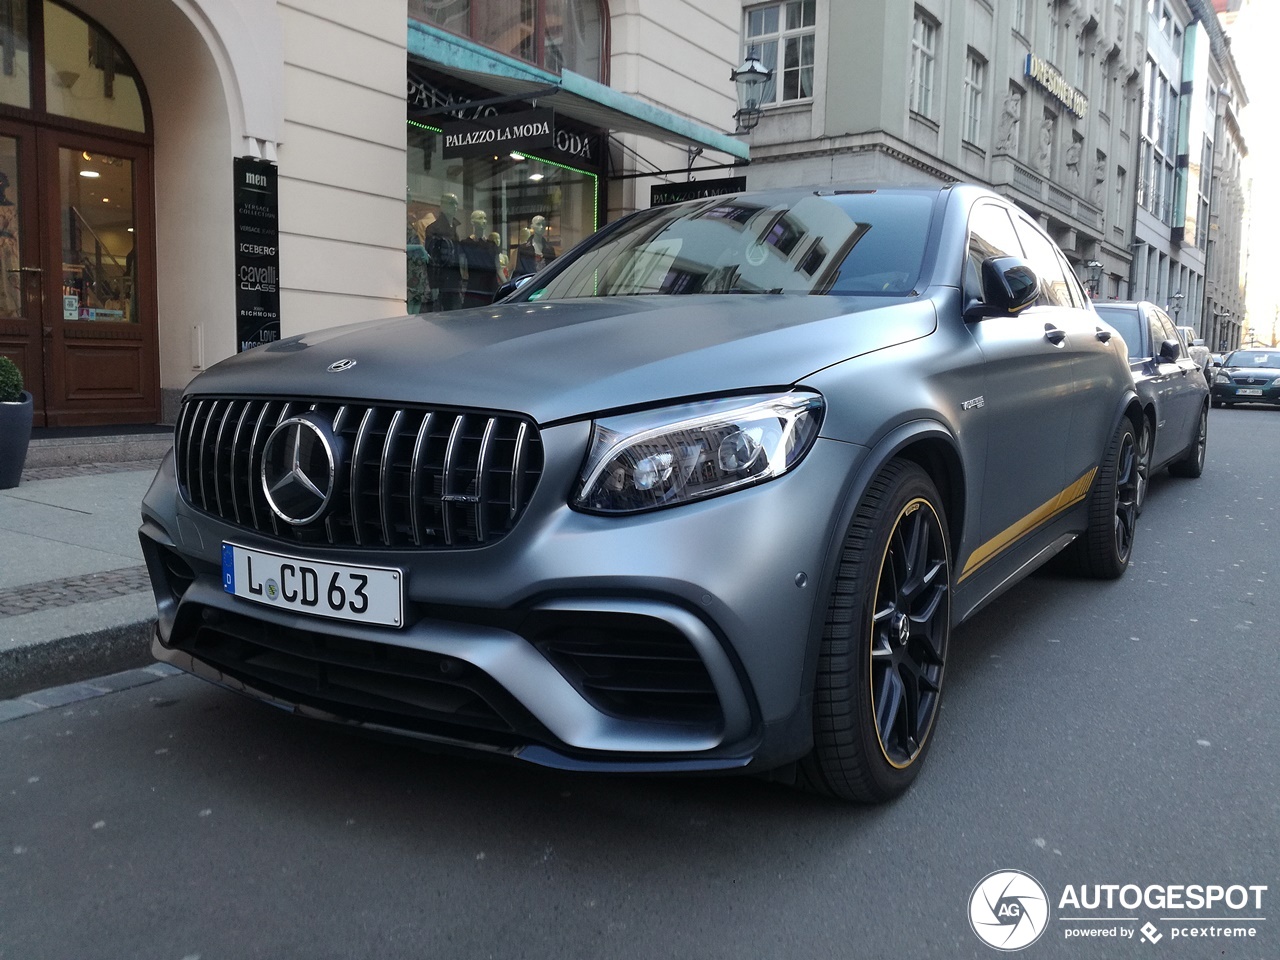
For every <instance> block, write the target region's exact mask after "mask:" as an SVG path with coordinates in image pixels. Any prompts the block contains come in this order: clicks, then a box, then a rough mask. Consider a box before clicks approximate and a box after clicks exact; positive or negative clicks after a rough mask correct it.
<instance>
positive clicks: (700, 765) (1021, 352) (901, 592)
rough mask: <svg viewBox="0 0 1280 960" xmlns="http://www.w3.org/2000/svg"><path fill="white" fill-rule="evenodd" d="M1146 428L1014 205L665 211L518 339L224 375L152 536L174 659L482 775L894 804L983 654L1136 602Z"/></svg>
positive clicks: (759, 197)
mask: <svg viewBox="0 0 1280 960" xmlns="http://www.w3.org/2000/svg"><path fill="white" fill-rule="evenodd" d="M1140 416H1141V414H1140V412H1139V410H1138V405H1137V402H1136V398H1135V394H1134V388H1133V380H1132V378H1131V376H1130V372H1129V362H1128V358H1127V357H1126V356H1125V352H1124V347H1123V344H1122V342H1121V341H1120V339H1119V338H1118V337H1116V338H1113V336H1112V331H1111V329H1110V328H1109V327H1107V326H1106V325H1104V324H1102V323H1100V322H1099V320H1098V317H1097V315H1096V314H1095V313H1094V312H1093V309H1092V308H1091V306H1090V304H1089V301H1088V298H1087V297H1086V296H1085V293H1084V291H1083V290H1082V289H1081V287H1080V284H1079V283H1078V282H1077V281H1076V279H1075V277H1074V275H1073V274H1072V271H1071V269H1070V268H1069V266H1068V265H1067V263H1066V261H1065V260H1064V258H1063V256H1062V254H1061V252H1060V251H1059V250H1058V249H1057V248H1056V247H1055V246H1054V244H1053V243H1052V242H1051V241H1050V240H1049V239H1048V237H1047V236H1046V235H1045V234H1044V233H1043V232H1042V231H1041V230H1040V228H1039V227H1038V226H1037V225H1036V224H1035V223H1034V222H1033V221H1032V220H1031V219H1030V218H1029V217H1027V216H1026V215H1024V214H1023V213H1021V212H1020V211H1019V210H1018V209H1016V208H1015V207H1013V206H1011V205H1010V204H1008V203H1007V202H1006V201H1004V200H1003V199H1001V198H999V197H997V196H995V195H993V194H990V193H988V192H986V191H983V190H980V189H978V188H975V187H970V186H945V187H940V188H886V189H865V188H860V189H851V190H837V189H825V190H814V189H792V190H786V191H781V192H775V193H747V194H741V195H736V196H731V197H716V198H714V199H710V200H700V201H692V202H689V203H685V204H681V205H677V206H672V207H661V208H655V209H650V210H644V211H640V212H638V213H635V214H632V215H630V216H628V217H625V218H623V219H621V220H619V221H618V222H616V223H614V224H611V225H610V226H608V227H606V228H605V229H603V230H601V231H600V232H599V233H598V234H596V235H595V236H593V237H592V238H590V239H589V240H588V241H586V242H584V243H583V244H581V245H579V246H578V247H577V248H576V249H574V250H573V251H571V252H570V253H569V254H567V255H565V256H563V257H561V258H560V259H559V260H557V261H556V263H555V264H554V265H553V266H551V267H549V268H548V269H546V270H545V271H544V272H542V273H539V274H538V275H536V276H535V277H534V278H533V279H532V280H530V281H529V282H527V283H526V284H525V285H524V286H523V287H522V288H521V289H520V291H519V292H518V293H516V294H514V295H513V296H511V297H508V299H507V300H506V301H505V302H502V303H499V304H496V305H494V306H491V307H484V308H476V309H471V310H462V311H456V312H453V313H448V314H439V315H426V316H412V317H405V318H400V319H393V320H382V321H376V322H370V323H365V324H359V325H354V326H348V327H343V328H340V329H331V330H325V331H322V332H318V333H312V334H307V335H305V336H301V337H294V338H292V339H287V340H282V341H280V342H278V343H274V344H269V345H267V346H263V347H259V348H257V349H255V350H252V351H249V352H248V353H245V354H242V355H240V356H238V357H235V358H233V359H231V360H228V361H226V362H224V363H221V364H219V365H217V366H216V367H214V368H213V369H211V370H210V371H208V372H206V373H205V374H203V375H201V376H200V377H198V378H197V379H196V380H195V381H194V382H193V383H192V384H191V386H190V387H189V388H188V390H187V392H186V395H185V397H184V399H183V404H182V409H181V415H180V418H179V422H178V424H177V431H176V443H175V449H174V454H173V456H172V457H170V458H169V459H168V460H167V461H166V462H165V463H164V465H163V467H162V468H161V470H160V471H159V474H158V475H157V477H156V480H155V482H154V484H153V486H152V487H151V490H150V491H149V492H148V494H147V496H146V499H145V502H144V506H143V525H142V529H141V536H142V544H143V548H144V551H145V554H146V558H147V564H148V567H149V569H150V572H151V576H152V579H153V582H154V587H155V594H156V599H157V604H158V608H159V623H158V628H157V631H156V639H155V644H154V650H155V653H156V655H157V656H158V657H159V658H161V659H162V660H165V661H167V662H169V663H173V664H176V665H178V666H179V667H182V668H183V669H186V670H189V671H191V672H193V673H195V674H197V675H199V676H202V677H206V678H208V679H210V680H212V681H215V682H217V683H220V684H222V685H224V686H227V687H230V688H232V689H234V690H238V691H241V692H244V693H247V694H250V695H252V696H254V697H257V698H259V699H262V700H265V701H267V702H270V703H273V704H277V705H280V706H284V707H286V708H288V709H291V710H295V711H297V712H298V713H301V714H305V715H307V716H313V717H322V718H325V719H329V720H333V721H337V722H342V723H347V724H353V725H362V726H365V727H368V728H372V729H377V730H380V731H394V732H398V733H401V734H404V735H407V736H411V737H416V738H419V739H420V740H421V741H423V742H425V743H429V744H434V745H437V746H439V747H443V748H464V749H468V750H476V751H483V752H486V753H489V754H498V755H505V756H509V757H514V758H519V759H522V760H526V761H532V762H534V763H540V764H546V765H550V766H555V767H562V768H567V769H578V770H603V771H619V772H679V771H746V772H763V771H771V772H772V774H773V775H774V776H775V777H778V778H783V779H786V780H788V781H790V782H795V783H798V784H800V785H803V786H807V787H810V788H812V789H816V790H820V791H823V792H826V793H829V794H833V795H836V796H839V797H843V798H848V799H853V800H862V801H878V800H885V799H888V798H890V797H893V796H895V795H897V794H898V793H900V792H901V791H902V790H904V789H906V787H907V786H908V785H909V784H910V783H911V781H912V780H913V779H914V777H915V776H916V774H917V772H918V770H919V768H920V765H921V761H922V759H923V757H924V755H925V752H926V751H927V749H928V747H929V744H930V740H931V736H930V735H931V733H932V732H933V729H934V726H935V721H936V719H937V716H938V707H939V700H940V696H941V692H942V686H943V678H944V674H945V668H946V661H947V654H948V644H949V638H950V635H951V630H952V627H953V625H954V624H956V623H958V622H960V621H961V620H963V619H964V618H966V617H969V616H971V615H972V614H973V613H974V612H975V611H976V610H978V609H979V608H980V607H981V606H982V605H983V604H984V603H986V602H987V601H988V600H990V599H991V598H992V597H994V596H995V595H996V594H997V593H999V592H1000V591H1001V590H1003V589H1005V588H1007V587H1009V586H1010V585H1011V584H1012V583H1014V582H1015V581H1017V580H1018V579H1019V578H1021V577H1023V576H1025V575H1026V574H1027V573H1029V572H1030V571H1031V570H1033V569H1035V568H1036V567H1037V566H1039V565H1040V564H1042V563H1044V562H1045V561H1047V560H1048V559H1049V558H1051V557H1053V556H1055V555H1056V554H1059V553H1061V552H1064V551H1066V552H1067V555H1068V557H1069V559H1070V560H1071V562H1073V563H1074V564H1075V566H1077V567H1078V568H1079V569H1080V570H1081V571H1082V572H1084V573H1086V574H1089V575H1093V576H1100V577H1116V576H1119V575H1120V574H1121V573H1122V572H1123V571H1124V569H1125V567H1126V565H1127V564H1128V562H1129V556H1130V551H1131V548H1132V544H1133V535H1134V516H1135V496H1136V486H1137V479H1136V478H1137V474H1136V470H1135V442H1134V436H1135V431H1134V424H1135V423H1140V422H1141V421H1140Z"/></svg>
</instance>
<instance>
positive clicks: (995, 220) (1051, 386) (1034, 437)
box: [961, 201, 1073, 579]
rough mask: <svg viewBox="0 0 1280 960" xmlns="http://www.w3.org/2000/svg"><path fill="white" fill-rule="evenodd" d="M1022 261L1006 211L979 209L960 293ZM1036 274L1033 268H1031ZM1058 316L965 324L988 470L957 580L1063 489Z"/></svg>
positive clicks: (1033, 311)
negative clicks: (991, 268) (997, 267)
mask: <svg viewBox="0 0 1280 960" xmlns="http://www.w3.org/2000/svg"><path fill="white" fill-rule="evenodd" d="M1008 256H1013V257H1024V253H1023V250H1022V246H1021V244H1020V243H1019V241H1018V235H1017V233H1016V232H1015V230H1014V227H1013V223H1012V220H1011V219H1010V215H1009V211H1008V210H1007V209H1006V208H1005V207H1004V206H1003V205H1001V204H998V203H995V202H993V201H980V202H979V203H978V204H976V205H975V206H974V208H973V210H972V211H971V213H970V218H969V241H968V247H967V250H966V259H965V266H964V270H965V277H964V280H963V285H964V288H965V294H966V297H975V298H977V299H982V298H983V297H982V293H983V291H982V289H981V264H982V261H983V260H984V259H986V258H988V257H1008ZM1033 266H1034V265H1033ZM1057 328H1058V323H1057V320H1056V309H1055V308H1053V307H1050V306H1042V305H1038V306H1032V307H1028V308H1027V309H1025V310H1023V311H1022V312H1021V313H1019V314H1017V315H1016V316H1008V315H999V316H991V317H984V318H982V319H980V320H973V321H971V322H970V323H969V324H968V329H969V332H970V334H971V335H972V336H973V338H974V340H975V341H976V342H977V345H978V347H979V349H980V350H981V353H982V356H983V360H984V367H985V369H984V371H983V376H982V382H983V392H982V396H981V403H982V407H981V411H980V412H981V415H982V417H983V422H984V424H985V425H986V428H987V469H986V474H985V477H984V478H983V482H982V486H981V492H980V509H979V517H978V519H977V523H976V527H977V535H976V536H975V537H973V538H972V543H973V544H974V545H975V546H976V549H975V550H973V551H972V553H971V555H970V556H969V558H968V562H967V563H966V561H965V559H963V558H962V559H961V563H962V565H963V566H962V572H961V579H963V578H964V577H965V576H967V575H969V574H970V573H972V572H973V571H974V570H975V569H976V568H977V566H979V565H981V563H983V562H985V561H986V560H989V559H991V558H993V557H994V556H996V555H997V554H998V553H1000V552H1001V551H1003V550H1004V549H1006V548H1008V547H1010V546H1012V545H1013V544H1014V543H1016V542H1017V540H1018V539H1019V538H1020V537H1022V536H1023V535H1025V534H1026V533H1028V532H1029V531H1030V530H1032V529H1034V527H1035V526H1036V524H1037V523H1038V522H1039V518H1040V517H1041V516H1042V511H1043V508H1044V506H1045V505H1046V504H1047V503H1049V502H1050V501H1052V500H1053V499H1054V498H1055V497H1056V496H1057V495H1058V493H1059V492H1060V491H1061V490H1062V488H1063V487H1064V486H1065V485H1066V480H1065V478H1064V465H1065V460H1064V449H1065V447H1064V444H1065V438H1066V437H1067V435H1068V434H1069V432H1070V428H1071V406H1070V404H1069V403H1068V402H1065V401H1066V400H1067V399H1068V398H1069V396H1070V393H1071V391H1072V384H1073V379H1072V373H1071V351H1070V350H1069V349H1068V348H1067V347H1066V346H1065V345H1064V343H1063V342H1062V340H1060V339H1056V334H1051V331H1052V330H1056V329H1057Z"/></svg>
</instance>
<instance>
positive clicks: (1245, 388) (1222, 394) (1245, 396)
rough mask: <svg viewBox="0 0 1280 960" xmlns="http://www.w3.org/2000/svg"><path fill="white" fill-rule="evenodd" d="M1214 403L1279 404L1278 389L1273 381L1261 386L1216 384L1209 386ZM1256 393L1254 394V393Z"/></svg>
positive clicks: (1279, 389)
mask: <svg viewBox="0 0 1280 960" xmlns="http://www.w3.org/2000/svg"><path fill="white" fill-rule="evenodd" d="M1209 391H1210V396H1211V397H1212V399H1213V401H1214V402H1215V403H1270V404H1280V387H1278V386H1276V383H1275V381H1274V380H1272V381H1269V382H1267V383H1263V384H1253V383H1251V384H1242V383H1229V384H1227V383H1217V382H1216V381H1215V382H1214V383H1212V384H1210V385H1209ZM1255 391H1256V393H1255Z"/></svg>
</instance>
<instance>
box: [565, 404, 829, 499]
mask: <svg viewBox="0 0 1280 960" xmlns="http://www.w3.org/2000/svg"><path fill="white" fill-rule="evenodd" d="M822 410H823V403H822V398H821V397H820V396H818V395H817V394H814V393H801V392H793V393H784V394H776V395H769V396H759V395H757V396H750V397H732V398H729V399H725V400H707V401H703V402H700V403H687V404H681V405H680V406H676V407H663V408H661V409H658V410H647V411H645V412H643V413H631V414H626V415H624V416H620V417H606V418H604V419H602V420H597V421H596V422H595V423H594V424H593V425H592V430H591V444H590V448H589V450H588V453H587V460H586V463H585V464H584V465H583V468H582V476H581V478H580V482H579V484H578V491H577V493H576V494H575V495H574V498H573V506H575V507H577V508H578V509H579V510H587V511H590V512H592V513H635V512H637V511H641V510H653V509H656V508H658V507H668V506H672V505H674V504H678V503H688V502H689V501H691V500H701V499H703V498H704V497H714V496H716V495H718V494H721V493H728V492H729V491H730V490H737V489H740V488H741V487H746V486H751V485H753V484H757V483H763V482H765V481H766V480H772V479H773V478H774V477H780V476H782V474H784V473H786V472H787V471H788V470H790V469H791V468H792V467H794V466H795V465H796V464H797V463H799V462H800V460H801V458H802V457H804V455H805V454H806V453H807V452H808V450H809V448H810V447H811V446H812V445H813V440H814V438H815V437H816V436H817V435H818V427H819V426H820V424H821V422H822Z"/></svg>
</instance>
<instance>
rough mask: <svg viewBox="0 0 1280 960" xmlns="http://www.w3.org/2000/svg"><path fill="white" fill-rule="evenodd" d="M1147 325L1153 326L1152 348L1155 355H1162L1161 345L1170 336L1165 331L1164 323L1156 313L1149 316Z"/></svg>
mask: <svg viewBox="0 0 1280 960" xmlns="http://www.w3.org/2000/svg"><path fill="white" fill-rule="evenodd" d="M1147 326H1149V327H1150V328H1151V349H1152V355H1153V356H1156V357H1158V356H1160V345H1161V344H1162V343H1164V342H1165V341H1166V340H1168V339H1169V337H1168V336H1167V335H1166V333H1165V329H1164V324H1162V323H1161V322H1160V318H1159V317H1157V316H1156V315H1155V314H1154V313H1152V314H1149V315H1148V316H1147Z"/></svg>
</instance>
